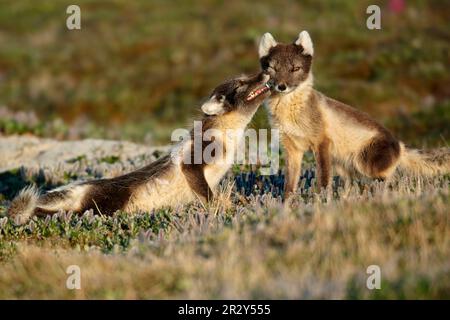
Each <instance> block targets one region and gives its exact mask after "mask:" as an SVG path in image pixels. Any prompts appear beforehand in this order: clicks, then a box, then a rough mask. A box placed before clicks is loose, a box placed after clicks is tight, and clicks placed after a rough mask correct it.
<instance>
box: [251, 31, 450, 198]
mask: <svg viewBox="0 0 450 320" xmlns="http://www.w3.org/2000/svg"><path fill="white" fill-rule="evenodd" d="M313 55H314V48H313V43H312V40H311V37H310V35H309V34H308V32H307V31H302V32H301V33H300V34H299V36H298V38H297V39H296V40H295V41H294V42H293V43H291V44H283V43H277V42H276V41H275V39H274V38H273V36H272V35H271V34H270V33H266V34H264V35H263V37H262V39H261V41H260V44H259V57H260V63H261V67H262V69H263V72H265V73H267V74H269V75H270V78H271V79H270V81H269V83H270V84H271V88H272V95H271V97H270V99H269V110H270V113H271V116H272V120H273V125H274V126H276V127H278V128H279V129H280V136H281V143H282V145H283V146H284V150H285V154H286V162H287V166H286V180H285V194H286V195H289V194H290V193H293V192H295V191H296V189H297V185H298V181H299V177H300V173H301V161H302V157H303V154H304V152H305V151H306V150H308V149H311V150H312V151H313V153H314V156H315V159H316V163H317V182H318V184H319V187H326V186H327V185H328V184H329V182H330V175H331V174H330V170H331V168H330V167H331V165H332V164H334V165H335V166H336V167H337V168H338V169H339V168H341V169H342V170H343V171H344V172H350V173H356V174H362V175H364V176H367V177H371V178H380V179H386V178H389V177H391V176H392V175H393V173H394V172H395V171H396V169H397V168H399V169H401V170H402V169H403V170H406V171H408V172H413V173H416V174H421V175H436V174H442V173H447V172H449V171H450V150H449V149H448V148H443V149H440V150H432V151H421V150H412V149H408V148H406V147H405V145H404V144H403V143H402V142H399V141H398V140H397V139H396V138H395V137H394V136H393V135H392V134H391V132H389V131H388V130H387V129H386V128H385V127H383V126H382V125H381V124H380V123H378V122H377V121H375V120H373V119H372V118H371V117H370V116H369V115H368V114H366V113H363V112H361V111H359V110H357V109H354V108H352V107H350V106H348V105H346V104H344V103H342V102H339V101H336V100H334V99H331V98H329V97H327V96H325V95H324V94H322V93H320V92H318V91H316V90H314V89H313V75H312V71H311V66H312V60H313Z"/></svg>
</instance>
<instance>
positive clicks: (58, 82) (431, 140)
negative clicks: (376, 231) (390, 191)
mask: <svg viewBox="0 0 450 320" xmlns="http://www.w3.org/2000/svg"><path fill="white" fill-rule="evenodd" d="M70 4H77V5H79V6H80V8H81V30H72V31H70V30H68V29H67V28H66V19H67V17H68V16H69V15H68V14H67V13H66V8H67V7H68V6H69V5H70ZM370 4H378V5H379V6H380V7H381V9H382V13H381V17H382V29H381V30H368V29H367V27H366V19H367V17H368V14H366V8H367V6H368V5H370ZM303 29H306V30H308V31H309V32H310V34H311V36H312V39H313V42H314V46H315V58H314V65H313V70H314V74H315V83H316V88H318V89H319V90H321V91H323V92H324V93H325V94H327V95H329V96H331V97H333V98H336V99H338V100H341V101H343V102H345V103H348V104H350V105H352V106H355V107H357V108H359V109H361V110H364V111H367V112H369V113H370V114H371V115H372V116H373V117H375V118H377V119H378V120H379V121H381V122H382V123H383V124H385V125H386V126H387V127H388V128H389V129H391V130H392V131H394V132H395V134H396V135H397V136H398V137H399V138H400V139H402V140H404V141H405V142H406V143H407V144H410V145H415V146H442V145H447V143H448V141H449V138H450V129H449V127H450V126H449V124H450V74H449V70H450V68H449V67H450V53H449V43H450V2H448V1H440V0H428V1H425V0H423V1H419V0H418V1H401V0H400V1H399V0H397V1H395V0H394V1H388V0H386V1H373V0H369V1H353V0H340V1H317V0H303V1H293V0H292V1H224V0H223V1H221V0H205V1H189V0H178V1H175V0H173V1H164V0H145V1H144V0H141V1H125V0H124V1H119V0H117V1H100V0H96V1H94V0H76V1H73V0H70V1H65V0H59V1H58V0H40V1H33V0H29V1H28V0H21V1H17V0H14V1H13V0H11V1H8V0H3V1H1V3H0V43H1V46H0V134H3V135H10V134H34V135H37V136H44V137H52V138H56V139H80V138H85V137H97V138H108V139H123V140H131V141H137V142H144V143H149V144H155V145H156V144H166V143H168V142H169V141H170V133H171V131H172V130H173V129H175V128H180V127H189V126H191V125H192V120H193V119H195V118H198V117H199V115H200V112H199V105H200V103H201V102H202V100H203V99H205V97H206V96H207V95H208V94H209V93H210V91H211V90H212V89H213V88H214V87H215V86H216V85H217V84H219V83H220V82H222V81H223V80H224V79H226V78H229V77H232V76H234V75H236V74H240V73H246V72H254V71H257V70H258V69H259V64H258V56H257V43H258V41H259V38H260V36H261V35H262V34H263V33H264V32H266V31H270V32H271V33H272V34H273V35H274V36H275V38H276V39H277V40H278V41H283V42H290V41H293V40H294V39H295V38H296V36H297V34H298V33H299V32H300V31H301V30H303ZM252 126H253V127H267V126H268V121H267V114H266V111H265V109H264V108H260V110H259V111H258V114H257V116H256V117H255V119H254V121H253V122H252Z"/></svg>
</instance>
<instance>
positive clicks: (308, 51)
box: [295, 31, 314, 56]
mask: <svg viewBox="0 0 450 320" xmlns="http://www.w3.org/2000/svg"><path fill="white" fill-rule="evenodd" d="M295 44H296V45H298V46H302V47H303V54H305V55H310V56H313V55H314V47H313V43H312V40H311V37H310V36H309V33H308V31H302V32H300V34H299V35H298V38H297V40H295Z"/></svg>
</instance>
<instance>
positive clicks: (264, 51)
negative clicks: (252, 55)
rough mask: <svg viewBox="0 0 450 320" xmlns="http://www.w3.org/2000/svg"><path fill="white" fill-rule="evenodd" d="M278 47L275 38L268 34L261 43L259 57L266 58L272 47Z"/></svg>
mask: <svg viewBox="0 0 450 320" xmlns="http://www.w3.org/2000/svg"><path fill="white" fill-rule="evenodd" d="M276 45H277V42H276V41H275V39H274V38H273V36H272V35H271V34H270V33H268V32H266V33H264V35H263V36H262V38H261V41H260V42H259V49H258V53H259V57H260V58H262V57H264V56H267V55H268V54H269V50H270V48H272V47H275V46H276Z"/></svg>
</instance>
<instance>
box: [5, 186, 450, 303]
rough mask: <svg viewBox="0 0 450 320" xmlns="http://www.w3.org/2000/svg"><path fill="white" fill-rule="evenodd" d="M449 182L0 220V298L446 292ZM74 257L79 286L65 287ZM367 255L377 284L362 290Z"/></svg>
mask: <svg viewBox="0 0 450 320" xmlns="http://www.w3.org/2000/svg"><path fill="white" fill-rule="evenodd" d="M448 186H449V181H448V179H435V180H430V181H421V182H419V184H417V182H415V181H413V180H409V179H407V178H404V179H401V180H400V181H399V182H398V183H395V184H394V185H392V186H391V187H389V186H387V185H384V184H383V183H379V182H373V183H370V184H362V185H361V187H358V186H357V185H354V186H352V187H351V188H349V189H339V191H338V194H339V196H338V199H333V198H330V197H328V196H327V195H326V194H320V195H318V194H314V193H311V192H310V191H305V194H303V195H302V196H303V197H300V196H299V197H298V198H296V199H295V200H294V201H293V203H292V204H291V206H290V207H287V206H284V205H283V204H282V203H281V202H280V201H279V199H275V198H273V197H272V196H270V195H268V194H265V195H263V196H251V197H249V198H247V199H245V198H243V197H242V196H241V195H239V194H238V193H236V192H234V191H233V189H232V186H231V184H227V183H225V184H224V185H223V190H222V191H223V192H221V193H220V196H219V198H218V199H216V200H215V201H214V202H213V203H212V204H211V205H210V206H206V207H204V206H203V205H202V204H200V203H194V204H192V205H190V206H185V207H183V208H178V209H175V210H161V211H158V212H154V213H140V214H136V215H126V214H123V213H117V214H115V215H114V216H112V217H106V216H95V215H93V214H92V213H91V212H86V213H84V214H83V215H82V216H77V215H75V214H72V213H60V214H55V215H54V216H53V217H50V216H49V217H47V218H46V219H37V218H34V219H33V220H32V221H30V222H29V223H28V224H26V225H24V226H15V225H14V224H13V222H12V221H10V220H7V218H0V261H1V262H0V264H1V267H2V272H1V273H0V298H101V299H104V298H106V299H111V298H142V299H151V298H357V299H361V298H376V299H385V298H388V299H394V298H395V299H398V298H399V299H416V298H420V299H422V298H426V299H430V298H438V299H448V298H450V295H449V293H450V278H449V273H448V267H449V253H450V238H449V236H448V235H449V234H450V220H449V218H448V208H449V205H450V197H449V195H450V194H449V189H448ZM305 199H307V200H305ZM0 208H1V207H0ZM1 212H2V209H0V215H1ZM73 264H75V265H78V266H80V268H81V272H82V288H81V290H75V291H71V290H67V289H66V288H65V281H66V279H67V274H66V273H65V270H66V268H67V267H68V266H69V265H73ZM373 264H375V265H378V266H380V268H381V275H382V283H381V289H380V290H374V291H371V290H368V289H367V288H366V279H367V277H368V275H367V274H366V269H367V267H368V266H369V265H373Z"/></svg>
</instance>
